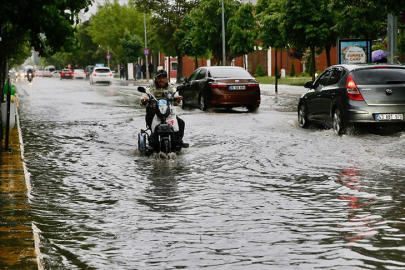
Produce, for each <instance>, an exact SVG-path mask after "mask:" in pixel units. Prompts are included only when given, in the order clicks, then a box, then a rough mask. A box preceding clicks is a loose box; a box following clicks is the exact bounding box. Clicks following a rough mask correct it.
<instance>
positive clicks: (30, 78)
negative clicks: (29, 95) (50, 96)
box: [27, 72, 32, 82]
mask: <svg viewBox="0 0 405 270" xmlns="http://www.w3.org/2000/svg"><path fill="white" fill-rule="evenodd" d="M27 77H28V82H32V73H31V72H30V73H28V74H27Z"/></svg>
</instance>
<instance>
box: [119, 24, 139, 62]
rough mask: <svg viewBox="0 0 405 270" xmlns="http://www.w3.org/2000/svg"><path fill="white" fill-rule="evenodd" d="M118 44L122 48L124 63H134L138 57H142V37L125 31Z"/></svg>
mask: <svg viewBox="0 0 405 270" xmlns="http://www.w3.org/2000/svg"><path fill="white" fill-rule="evenodd" d="M120 44H121V46H122V48H123V49H124V60H125V62H126V63H136V62H137V60H138V58H139V57H142V49H143V47H144V45H143V42H142V38H141V37H139V36H137V35H131V34H130V33H129V31H125V33H124V37H123V38H122V39H120Z"/></svg>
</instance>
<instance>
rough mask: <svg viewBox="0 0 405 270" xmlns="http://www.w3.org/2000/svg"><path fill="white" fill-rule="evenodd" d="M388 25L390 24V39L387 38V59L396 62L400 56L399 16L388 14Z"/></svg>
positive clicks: (390, 62)
mask: <svg viewBox="0 0 405 270" xmlns="http://www.w3.org/2000/svg"><path fill="white" fill-rule="evenodd" d="M387 25H388V29H387V30H388V33H387V34H388V40H387V49H388V50H387V60H388V63H389V64H396V63H397V57H398V49H397V42H398V23H397V17H396V16H394V15H392V14H388V16H387Z"/></svg>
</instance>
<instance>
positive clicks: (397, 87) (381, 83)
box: [298, 64, 405, 135]
mask: <svg viewBox="0 0 405 270" xmlns="http://www.w3.org/2000/svg"><path fill="white" fill-rule="evenodd" d="M304 87H306V88H309V91H308V92H306V93H305V94H303V95H302V96H301V97H300V100H299V103H298V122H299V125H300V126H301V127H303V128H306V127H308V125H309V123H310V122H318V123H323V124H326V125H327V126H329V127H333V129H334V131H335V132H336V133H337V134H338V135H341V134H343V133H344V132H345V130H346V127H347V126H348V125H353V126H355V125H361V124H365V125H371V126H382V127H384V126H394V127H396V126H397V127H405V122H404V113H405V66H401V65H387V64H364V65H334V66H331V67H329V68H327V69H326V70H325V71H324V72H323V73H322V74H321V75H320V76H319V77H318V78H317V79H316V80H315V81H314V82H307V83H305V85H304Z"/></svg>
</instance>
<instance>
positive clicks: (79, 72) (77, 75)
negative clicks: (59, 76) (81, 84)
mask: <svg viewBox="0 0 405 270" xmlns="http://www.w3.org/2000/svg"><path fill="white" fill-rule="evenodd" d="M73 77H74V78H75V79H79V78H80V79H85V78H86V73H85V72H84V70H83V69H74V70H73Z"/></svg>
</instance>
